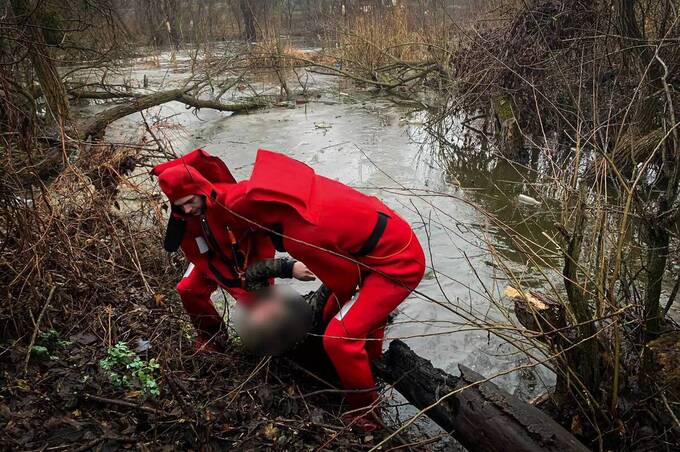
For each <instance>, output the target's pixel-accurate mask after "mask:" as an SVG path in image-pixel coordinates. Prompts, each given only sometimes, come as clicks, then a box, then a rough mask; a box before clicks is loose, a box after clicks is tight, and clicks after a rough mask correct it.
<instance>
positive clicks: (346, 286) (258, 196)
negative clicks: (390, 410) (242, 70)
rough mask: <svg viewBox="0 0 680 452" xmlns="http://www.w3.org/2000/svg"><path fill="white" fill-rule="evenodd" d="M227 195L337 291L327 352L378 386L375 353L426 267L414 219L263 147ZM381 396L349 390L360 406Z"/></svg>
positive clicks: (228, 203)
mask: <svg viewBox="0 0 680 452" xmlns="http://www.w3.org/2000/svg"><path fill="white" fill-rule="evenodd" d="M224 201H225V207H226V208H228V209H229V210H230V211H231V212H232V213H233V214H235V215H236V216H238V217H239V218H240V219H243V220H246V221H250V222H252V223H253V224H255V225H257V226H260V227H262V228H263V229H264V230H266V231H268V232H270V233H273V236H274V237H275V238H278V240H275V241H276V242H278V243H277V248H278V249H279V250H280V251H283V250H285V251H287V252H288V253H289V254H290V255H291V256H292V257H294V258H295V259H297V260H300V261H302V262H304V263H305V264H306V265H307V267H308V268H309V269H310V270H311V271H312V272H314V274H315V275H316V276H317V277H318V278H319V279H320V280H321V281H322V282H323V283H324V284H326V285H327V286H328V287H329V288H330V289H331V290H332V291H333V293H334V296H333V297H331V298H330V299H329V302H328V304H327V306H326V311H325V312H326V315H327V318H328V319H330V318H331V317H333V318H332V319H331V320H330V322H329V324H328V327H327V329H326V331H325V334H324V347H325V349H326V352H327V353H328V355H329V357H330V358H331V361H332V362H333V364H334V366H335V368H336V370H337V372H338V374H339V376H340V379H341V381H342V383H343V385H344V387H345V388H347V389H369V388H373V387H374V385H375V383H374V380H373V375H372V373H371V368H370V364H369V358H377V357H379V356H380V353H381V349H382V335H383V327H384V325H385V322H386V321H387V317H388V315H389V314H390V313H391V312H392V311H393V310H394V309H395V308H396V307H397V306H398V305H399V303H401V302H402V301H403V300H404V299H405V298H406V297H407V296H408V295H409V293H411V291H412V290H413V289H415V288H416V286H417V285H418V283H419V282H420V280H421V279H422V276H423V272H424V270H425V257H424V255H423V250H422V248H421V246H420V243H419V242H418V239H417V238H416V236H415V234H414V232H413V230H412V229H411V227H410V225H409V224H408V223H407V222H406V221H404V220H403V219H402V218H401V217H400V216H399V215H397V214H396V213H395V212H394V211H392V210H391V209H390V208H389V207H387V206H386V205H385V204H383V203H382V202H381V201H380V200H379V199H378V198H375V197H373V196H368V195H365V194H363V193H361V192H359V191H357V190H354V189H352V188H350V187H348V186H347V185H344V184H342V183H340V182H337V181H334V180H331V179H328V178H325V177H322V176H319V175H317V174H315V173H314V171H313V170H312V169H311V168H310V167H308V166H307V165H305V164H303V163H301V162H299V161H297V160H293V159H291V158H289V157H287V156H285V155H283V154H279V153H275V152H271V151H267V150H259V151H258V154H257V159H256V162H255V167H254V169H253V173H252V176H251V178H250V179H249V180H247V181H243V182H239V183H238V184H235V185H232V186H230V187H229V190H228V194H227V196H226V197H225V198H224ZM357 287H359V295H358V297H356V298H352V295H353V294H354V293H355V291H356V289H357ZM375 398H376V393H375V391H366V392H359V393H353V394H351V395H350V396H348V399H349V401H350V403H351V404H352V405H353V406H354V407H356V408H359V407H362V406H367V405H368V404H370V403H372V402H373V401H374V400H375Z"/></svg>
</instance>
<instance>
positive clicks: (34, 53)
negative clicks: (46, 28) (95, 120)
mask: <svg viewBox="0 0 680 452" xmlns="http://www.w3.org/2000/svg"><path fill="white" fill-rule="evenodd" d="M11 4H12V10H13V12H14V16H15V18H16V20H17V22H18V23H19V25H23V27H24V30H23V32H24V35H25V36H26V39H25V44H26V48H27V49H28V57H29V58H30V60H31V64H32V65H33V68H34V69H35V73H36V76H37V78H38V83H40V88H41V89H42V93H43V95H44V96H45V103H46V104H47V108H48V109H49V111H50V113H51V115H52V117H53V118H54V121H55V123H56V124H57V125H59V126H68V125H69V122H70V119H71V111H70V109H69V105H68V99H67V97H66V88H65V87H64V84H63V82H62V80H61V77H60V76H59V72H58V71H57V68H56V67H55V66H54V62H53V61H52V59H51V58H50V55H49V52H48V49H47V45H46V44H45V37H44V35H43V31H42V28H41V27H40V25H39V24H38V21H36V18H35V17H34V13H35V12H36V11H38V9H37V8H33V6H32V5H30V4H29V1H28V0H11Z"/></svg>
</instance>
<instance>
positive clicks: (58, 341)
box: [38, 329, 71, 352]
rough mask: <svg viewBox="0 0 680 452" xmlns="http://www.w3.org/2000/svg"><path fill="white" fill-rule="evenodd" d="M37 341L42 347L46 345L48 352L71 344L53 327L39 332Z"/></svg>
mask: <svg viewBox="0 0 680 452" xmlns="http://www.w3.org/2000/svg"><path fill="white" fill-rule="evenodd" d="M38 343H39V344H40V345H42V346H43V347H46V348H47V349H48V350H49V351H50V352H54V351H56V350H57V349H60V348H66V347H68V346H69V345H71V341H67V340H64V339H62V338H61V336H60V335H59V332H58V331H57V330H53V329H50V330H47V331H45V332H42V333H40V338H39V340H38Z"/></svg>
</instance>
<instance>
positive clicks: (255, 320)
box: [249, 296, 286, 328]
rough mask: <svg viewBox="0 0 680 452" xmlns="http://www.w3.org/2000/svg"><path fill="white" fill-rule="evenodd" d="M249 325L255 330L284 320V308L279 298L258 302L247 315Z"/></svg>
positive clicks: (274, 297)
mask: <svg viewBox="0 0 680 452" xmlns="http://www.w3.org/2000/svg"><path fill="white" fill-rule="evenodd" d="M249 314H250V315H249V321H250V325H251V326H252V327H255V328H260V327H265V328H266V327H268V326H270V325H272V324H276V323H278V322H281V321H283V320H284V318H285V316H286V308H285V305H284V303H283V300H281V298H279V297H276V296H273V297H269V298H266V299H263V300H260V301H259V302H258V303H257V304H256V305H255V306H253V308H251V309H250V313H249Z"/></svg>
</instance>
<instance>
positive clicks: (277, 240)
mask: <svg viewBox="0 0 680 452" xmlns="http://www.w3.org/2000/svg"><path fill="white" fill-rule="evenodd" d="M271 229H272V231H274V232H270V233H269V238H271V240H272V243H273V244H274V248H275V249H276V251H278V252H280V253H283V252H284V251H286V248H285V247H284V246H283V228H282V227H281V225H280V224H275V225H273V226H272V227H271Z"/></svg>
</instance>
